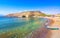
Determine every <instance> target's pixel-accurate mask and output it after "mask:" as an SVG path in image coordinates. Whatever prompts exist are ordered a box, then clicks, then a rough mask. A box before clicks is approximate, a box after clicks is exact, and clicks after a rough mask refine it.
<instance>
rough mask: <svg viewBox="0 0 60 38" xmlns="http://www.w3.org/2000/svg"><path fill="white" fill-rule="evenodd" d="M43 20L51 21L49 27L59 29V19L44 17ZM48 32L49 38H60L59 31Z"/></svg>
mask: <svg viewBox="0 0 60 38" xmlns="http://www.w3.org/2000/svg"><path fill="white" fill-rule="evenodd" d="M45 18H48V19H51V20H53V22H52V24H51V25H50V27H56V28H57V27H58V28H60V17H45ZM50 32H51V37H50V38H60V30H50ZM48 35H49V34H48Z"/></svg>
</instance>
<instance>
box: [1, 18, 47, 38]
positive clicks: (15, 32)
mask: <svg viewBox="0 0 60 38" xmlns="http://www.w3.org/2000/svg"><path fill="white" fill-rule="evenodd" d="M46 21H47V19H46V18H16V17H0V38H15V37H16V38H18V37H20V38H25V37H26V36H27V35H29V34H31V33H32V32H33V31H35V30H37V29H38V28H42V27H44V25H43V24H44V23H46ZM3 36H4V37H3ZM8 36H9V37H8Z"/></svg>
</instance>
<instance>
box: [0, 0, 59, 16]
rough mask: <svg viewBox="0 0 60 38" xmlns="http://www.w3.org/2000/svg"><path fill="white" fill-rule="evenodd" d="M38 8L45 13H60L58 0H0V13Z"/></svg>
mask: <svg viewBox="0 0 60 38" xmlns="http://www.w3.org/2000/svg"><path fill="white" fill-rule="evenodd" d="M26 10H27V11H30V10H39V11H42V12H44V13H46V14H58V13H60V0H0V15H1V14H3V15H6V14H9V13H16V12H21V11H26Z"/></svg>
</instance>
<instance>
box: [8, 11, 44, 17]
mask: <svg viewBox="0 0 60 38" xmlns="http://www.w3.org/2000/svg"><path fill="white" fill-rule="evenodd" d="M42 15H45V14H44V13H42V12H40V11H25V12H20V13H14V14H8V15H7V16H8V17H37V16H42Z"/></svg>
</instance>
